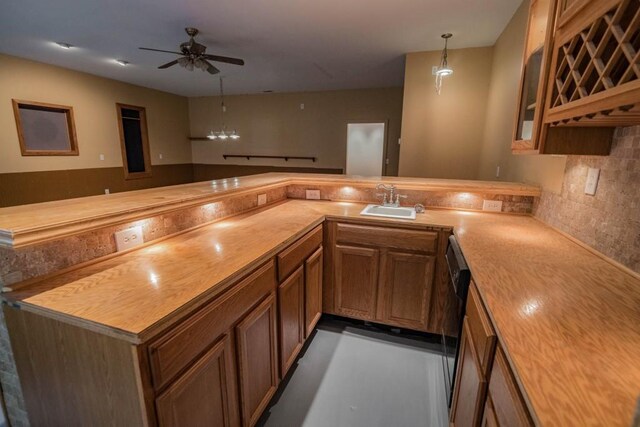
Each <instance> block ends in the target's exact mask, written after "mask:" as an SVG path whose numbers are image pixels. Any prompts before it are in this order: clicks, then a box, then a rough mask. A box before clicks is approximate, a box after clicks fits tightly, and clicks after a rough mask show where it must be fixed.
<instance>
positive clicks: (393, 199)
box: [376, 184, 407, 208]
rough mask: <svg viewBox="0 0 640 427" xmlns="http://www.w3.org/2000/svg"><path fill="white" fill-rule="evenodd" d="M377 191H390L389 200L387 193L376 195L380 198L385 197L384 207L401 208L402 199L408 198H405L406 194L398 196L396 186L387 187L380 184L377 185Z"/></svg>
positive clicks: (383, 200)
mask: <svg viewBox="0 0 640 427" xmlns="http://www.w3.org/2000/svg"><path fill="white" fill-rule="evenodd" d="M376 190H385V191H388V192H389V194H388V198H387V193H386V192H385V193H376V196H378V197H381V196H382V197H383V199H382V206H388V207H394V208H397V207H398V206H400V199H406V198H407V196H405V195H404V194H397V193H396V187H395V185H393V184H392V185H385V184H378V185H376Z"/></svg>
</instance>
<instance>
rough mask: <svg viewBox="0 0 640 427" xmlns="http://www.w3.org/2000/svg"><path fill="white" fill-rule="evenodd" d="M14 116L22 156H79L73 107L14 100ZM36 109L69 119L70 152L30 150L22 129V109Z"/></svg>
mask: <svg viewBox="0 0 640 427" xmlns="http://www.w3.org/2000/svg"><path fill="white" fill-rule="evenodd" d="M11 102H12V103H13V115H14V118H15V120H16V128H17V131H18V142H19V143H20V153H21V154H22V156H78V155H80V152H79V150H78V137H77V135H76V125H75V121H74V119H73V107H71V106H68V105H58V104H48V103H46V102H36V101H22V100H19V99H12V100H11ZM23 105H24V106H26V107H35V108H34V109H37V110H42V111H56V112H62V113H64V114H65V116H66V118H67V131H68V133H69V149H68V150H30V149H29V148H28V147H27V145H26V142H25V140H24V131H23V128H22V119H21V118H20V107H21V106H23Z"/></svg>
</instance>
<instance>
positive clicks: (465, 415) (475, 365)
mask: <svg viewBox="0 0 640 427" xmlns="http://www.w3.org/2000/svg"><path fill="white" fill-rule="evenodd" d="M463 324H464V328H463V333H462V339H461V341H460V353H459V359H458V370H457V374H456V379H455V381H456V389H455V392H454V397H453V403H452V405H451V424H452V425H454V426H461V427H464V426H477V425H479V424H480V420H481V419H482V413H483V410H484V405H485V396H486V392H487V381H486V379H485V376H484V375H483V373H482V370H481V368H480V363H479V361H478V355H477V353H476V350H475V348H474V344H473V342H472V341H471V331H470V329H469V322H468V318H466V319H465V320H464V322H463Z"/></svg>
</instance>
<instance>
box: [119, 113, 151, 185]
mask: <svg viewBox="0 0 640 427" xmlns="http://www.w3.org/2000/svg"><path fill="white" fill-rule="evenodd" d="M116 106H117V108H118V124H119V126H120V145H121V147H120V148H121V149H122V164H123V165H124V177H125V179H135V178H146V177H149V176H151V161H150V158H149V138H148V134H147V115H146V111H145V109H144V107H135V106H133V105H125V104H116Z"/></svg>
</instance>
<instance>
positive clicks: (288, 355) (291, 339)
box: [278, 266, 305, 378]
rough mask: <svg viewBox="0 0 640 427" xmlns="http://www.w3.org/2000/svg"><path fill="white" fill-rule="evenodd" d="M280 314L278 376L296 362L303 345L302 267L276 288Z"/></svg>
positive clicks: (283, 374)
mask: <svg viewBox="0 0 640 427" xmlns="http://www.w3.org/2000/svg"><path fill="white" fill-rule="evenodd" d="M278 311H279V313H280V322H279V325H280V329H279V332H280V375H281V377H282V378H284V376H285V375H286V374H287V371H288V370H289V368H290V367H291V365H292V364H293V362H294V360H296V356H298V353H299V352H300V349H301V348H302V344H303V343H304V329H305V327H304V269H303V267H302V266H300V267H298V269H297V270H296V271H295V272H293V274H291V276H289V277H288V278H287V280H285V281H284V283H282V284H281V285H280V286H279V287H278Z"/></svg>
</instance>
